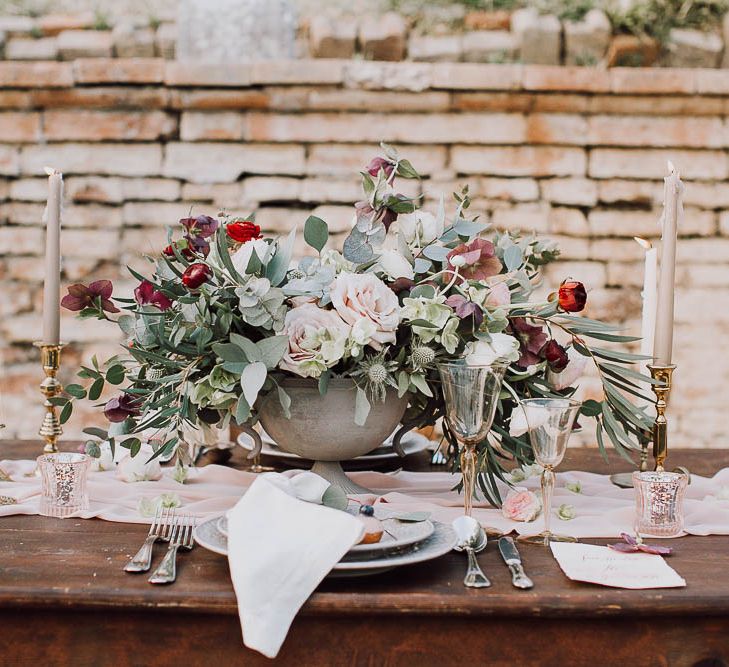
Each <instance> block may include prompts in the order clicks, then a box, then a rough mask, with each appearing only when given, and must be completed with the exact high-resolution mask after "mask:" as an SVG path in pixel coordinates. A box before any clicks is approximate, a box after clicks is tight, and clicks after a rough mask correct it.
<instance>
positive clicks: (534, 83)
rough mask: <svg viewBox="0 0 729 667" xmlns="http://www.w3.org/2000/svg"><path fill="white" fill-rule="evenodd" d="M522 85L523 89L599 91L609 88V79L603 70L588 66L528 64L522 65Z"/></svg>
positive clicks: (605, 90)
mask: <svg viewBox="0 0 729 667" xmlns="http://www.w3.org/2000/svg"><path fill="white" fill-rule="evenodd" d="M522 85H523V86H524V89H525V90H540V91H580V92H590V93H599V92H607V91H608V90H610V79H609V75H608V73H607V72H606V71H605V70H600V69H595V68H590V67H559V66H549V65H529V66H526V67H524V70H523V75H522Z"/></svg>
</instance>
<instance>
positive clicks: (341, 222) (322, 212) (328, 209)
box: [289, 205, 354, 233]
mask: <svg viewBox="0 0 729 667" xmlns="http://www.w3.org/2000/svg"><path fill="white" fill-rule="evenodd" d="M311 215H315V216H317V217H318V218H321V219H322V220H326V222H327V224H328V225H329V229H330V230H331V232H332V233H337V232H349V230H350V229H352V217H353V215H354V209H353V208H352V207H351V206H332V205H325V206H317V207H316V208H315V209H314V210H313V211H312V212H311ZM303 220H305V218H304V217H302V218H300V221H301V222H299V223H297V224H303ZM289 229H291V228H289Z"/></svg>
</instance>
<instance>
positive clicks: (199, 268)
mask: <svg viewBox="0 0 729 667" xmlns="http://www.w3.org/2000/svg"><path fill="white" fill-rule="evenodd" d="M210 273H211V272H210V267H209V266H208V265H207V264H203V263H202V262H196V263H195V264H190V266H188V267H187V268H186V269H185V272H184V273H183V274H182V282H183V283H184V285H185V287H187V288H188V289H197V288H198V287H200V285H202V284H203V283H205V282H207V280H208V278H209V277H210Z"/></svg>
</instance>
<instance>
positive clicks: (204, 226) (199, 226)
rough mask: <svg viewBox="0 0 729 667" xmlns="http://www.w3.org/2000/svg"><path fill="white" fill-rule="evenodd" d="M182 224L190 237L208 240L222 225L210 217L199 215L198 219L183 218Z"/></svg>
mask: <svg viewBox="0 0 729 667" xmlns="http://www.w3.org/2000/svg"><path fill="white" fill-rule="evenodd" d="M180 224H181V225H182V226H183V227H184V228H185V229H187V231H188V233H189V234H190V236H199V237H201V238H203V239H207V238H209V237H211V236H212V235H213V234H215V230H216V229H217V228H218V226H219V225H220V223H219V222H218V221H217V220H216V219H215V218H211V217H210V216H209V215H198V216H197V217H196V218H182V220H180Z"/></svg>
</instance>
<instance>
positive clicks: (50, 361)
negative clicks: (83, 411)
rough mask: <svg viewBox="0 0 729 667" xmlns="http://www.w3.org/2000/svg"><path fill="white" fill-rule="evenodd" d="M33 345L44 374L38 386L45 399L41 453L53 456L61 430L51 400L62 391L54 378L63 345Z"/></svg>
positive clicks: (60, 385) (61, 386) (39, 432)
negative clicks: (39, 356) (36, 350)
mask: <svg viewBox="0 0 729 667" xmlns="http://www.w3.org/2000/svg"><path fill="white" fill-rule="evenodd" d="M33 345H35V346H36V347H37V348H39V349H40V351H41V365H42V366H43V372H44V373H45V374H46V378H45V380H43V382H41V384H40V390H41V393H42V394H43V395H44V396H45V397H46V400H45V401H44V402H43V406H44V407H45V409H46V414H45V417H43V424H41V427H40V431H38V435H40V436H41V437H42V438H43V439H44V440H45V441H46V444H45V446H44V447H43V453H44V454H53V453H55V452H57V451H58V447H57V446H56V443H57V442H58V436H59V435H61V434H62V433H63V429H62V428H61V422H60V420H59V419H58V415H57V414H56V406H55V405H53V403H52V402H51V399H52V398H54V397H55V396H58V394H60V393H61V392H62V391H63V385H62V384H61V383H60V382H59V381H58V379H57V378H56V373H58V369H59V368H60V366H61V350H62V349H63V346H64V345H65V343H58V344H49V343H33Z"/></svg>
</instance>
